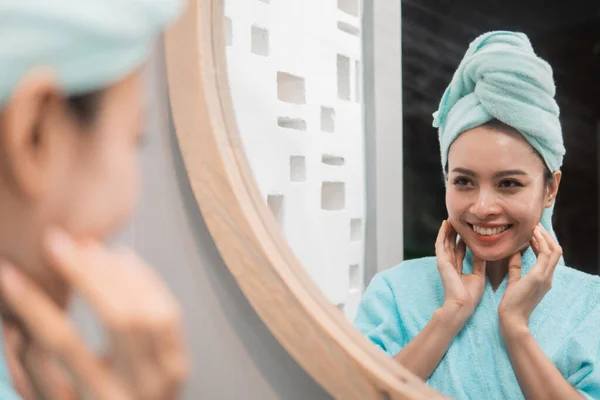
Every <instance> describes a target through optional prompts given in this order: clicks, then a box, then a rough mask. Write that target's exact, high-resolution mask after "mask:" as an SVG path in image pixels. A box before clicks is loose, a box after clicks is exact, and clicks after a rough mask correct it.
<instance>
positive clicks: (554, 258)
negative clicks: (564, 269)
mask: <svg viewBox="0 0 600 400" xmlns="http://www.w3.org/2000/svg"><path fill="white" fill-rule="evenodd" d="M540 233H541V234H542V236H543V237H544V239H546V243H548V247H549V248H550V257H549V258H550V259H549V267H550V268H551V270H552V271H554V269H555V268H556V265H557V264H558V261H559V260H560V257H561V256H562V254H563V253H562V247H560V245H559V244H558V242H557V241H556V240H555V239H554V238H553V237H552V235H551V234H550V232H548V231H547V230H546V229H545V228H544V227H543V226H542V225H541V224H540Z"/></svg>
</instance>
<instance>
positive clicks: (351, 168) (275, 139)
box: [225, 0, 366, 319]
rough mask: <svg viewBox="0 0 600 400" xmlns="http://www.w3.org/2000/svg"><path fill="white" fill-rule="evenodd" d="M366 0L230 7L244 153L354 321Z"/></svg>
mask: <svg viewBox="0 0 600 400" xmlns="http://www.w3.org/2000/svg"><path fill="white" fill-rule="evenodd" d="M361 12H362V6H361V3H360V0H302V1H298V0H271V1H269V0H266V1H264V0H262V1H261V0H226V2H225V14H226V17H227V18H226V31H227V32H226V34H227V35H228V47H227V57H228V73H229V80H230V87H231V92H232V97H233V103H234V109H235V111H236V119H237V123H238V126H239V128H240V133H241V136H242V142H243V145H244V149H245V151H246V154H247V156H248V159H249V162H250V165H251V167H252V170H253V172H254V175H255V178H256V180H257V182H258V185H259V188H260V190H261V192H262V194H263V196H264V198H265V201H266V202H267V203H268V204H269V206H270V207H271V209H272V210H273V212H274V214H275V216H276V218H277V219H278V220H279V222H280V226H281V229H282V230H283V233H284V234H285V236H286V238H287V239H288V243H289V244H290V246H291V248H292V250H293V251H294V252H295V254H296V255H297V256H298V258H299V259H300V261H301V262H302V264H303V265H304V266H305V268H306V269H307V270H308V271H309V273H310V275H311V276H312V277H313V278H314V280H315V281H316V283H317V284H318V286H319V287H320V288H321V289H322V290H323V292H324V293H325V295H326V296H327V297H328V298H329V299H330V300H331V301H332V302H333V303H334V304H337V305H339V306H340V308H343V309H344V311H345V313H346V316H347V317H348V318H350V319H352V318H353V317H354V314H355V311H356V307H357V305H358V301H359V300H360V296H361V294H362V291H363V282H364V226H365V207H366V206H365V172H364V171H365V161H364V160H365V149H364V129H363V116H362V94H361V93H362V88H361V86H362V72H361V71H362V67H361V64H362V49H361V18H360V15H361Z"/></svg>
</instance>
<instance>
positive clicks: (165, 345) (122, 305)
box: [0, 231, 188, 400]
mask: <svg viewBox="0 0 600 400" xmlns="http://www.w3.org/2000/svg"><path fill="white" fill-rule="evenodd" d="M45 253H46V255H47V261H48V264H49V265H50V266H51V267H52V268H54V269H55V270H56V272H57V273H58V274H60V276H62V277H63V278H64V279H65V280H66V281H67V282H68V283H69V284H70V285H71V287H72V288H73V289H74V290H77V291H79V292H80V293H81V294H82V295H83V296H84V298H85V299H86V300H87V301H88V302H89V303H90V305H91V306H92V308H93V309H94V310H95V312H96V313H97V314H98V316H99V318H100V320H101V321H102V322H103V324H104V327H105V328H106V330H107V332H108V334H109V338H110V342H109V344H110V347H109V354H108V355H106V356H104V357H101V356H98V355H96V354H94V353H93V352H92V351H91V350H90V349H89V348H88V347H87V346H86V344H85V343H84V342H83V340H82V339H81V337H80V336H79V334H78V332H77V331H76V329H75V328H74V326H73V325H72V323H71V322H70V321H69V319H68V315H67V314H66V312H65V311H63V310H62V309H60V308H59V307H58V306H57V305H56V304H55V303H54V302H53V301H51V300H50V299H49V298H48V297H47V296H46V294H45V293H44V292H43V291H42V290H41V289H40V288H39V287H38V286H37V285H36V284H35V283H34V282H33V281H31V280H30V279H29V278H28V277H27V276H26V275H25V274H24V273H23V272H21V270H20V269H19V268H17V267H15V266H13V265H10V264H8V263H4V264H2V266H1V269H0V288H1V290H2V297H3V299H4V301H5V302H6V303H7V304H8V306H9V307H10V309H11V311H12V313H14V316H15V323H11V322H10V321H8V322H7V323H6V324H5V326H4V331H5V336H6V347H7V362H8V364H9V369H10V370H11V374H12V376H13V379H14V381H15V386H16V388H17V390H18V391H19V393H20V394H21V395H22V396H23V397H24V398H25V399H26V400H29V399H37V398H39V397H40V396H41V397H42V398H44V399H61V400H62V399H82V398H86V396H87V395H89V396H92V397H93V398H94V399H100V400H121V399H123V400H125V399H128V400H129V399H144V400H145V399H157V400H158V399H165V400H166V399H174V398H176V396H177V393H178V391H179V389H180V385H181V383H182V382H183V381H184V379H185V378H186V376H187V369H188V359H187V354H186V351H185V347H184V344H183V340H182V336H183V335H182V326H181V325H182V324H181V312H180V309H179V306H178V304H177V301H176V300H175V298H174V297H173V296H172V294H171V293H170V292H169V290H168V289H167V288H166V286H165V285H164V284H163V283H162V282H161V280H160V278H159V277H158V276H157V275H155V273H154V272H153V271H152V269H151V268H149V267H148V266H146V265H145V264H144V263H143V261H141V260H140V259H139V258H138V257H137V256H135V255H134V254H133V253H132V252H130V251H128V250H121V251H113V250H109V249H107V248H106V247H104V246H103V245H102V244H100V243H86V244H85V245H80V244H76V243H75V242H74V241H73V240H71V239H70V237H69V236H68V235H66V234H65V233H64V232H61V231H55V232H53V233H52V234H49V235H48V240H46V241H45Z"/></svg>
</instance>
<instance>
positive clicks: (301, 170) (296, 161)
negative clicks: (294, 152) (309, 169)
mask: <svg viewBox="0 0 600 400" xmlns="http://www.w3.org/2000/svg"><path fill="white" fill-rule="evenodd" d="M290 180H291V181H292V182H305V181H306V157H304V156H291V157H290Z"/></svg>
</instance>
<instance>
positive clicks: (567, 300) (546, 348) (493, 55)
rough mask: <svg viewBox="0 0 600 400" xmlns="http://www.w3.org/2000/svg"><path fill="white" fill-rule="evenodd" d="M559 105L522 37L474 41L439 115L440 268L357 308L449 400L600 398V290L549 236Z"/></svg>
mask: <svg viewBox="0 0 600 400" xmlns="http://www.w3.org/2000/svg"><path fill="white" fill-rule="evenodd" d="M554 94H555V88H554V82H553V77H552V70H551V68H550V66H549V65H548V64H547V63H546V62H545V61H543V60H542V59H540V58H539V57H537V56H536V55H535V53H534V51H533V49H532V47H531V45H530V43H529V40H528V39H527V37H526V36H525V35H524V34H521V33H513V32H490V33H487V34H484V35H482V36H480V37H479V38H477V39H476V40H475V41H474V42H473V43H471V45H470V47H469V49H468V51H467V53H466V55H465V57H464V59H463V60H462V62H461V64H460V66H459V67H458V70H457V71H456V73H455V74H454V77H453V79H452V82H451V83H450V85H449V87H448V89H447V90H446V92H445V93H444V96H443V98H442V100H441V103H440V108H439V110H438V112H436V113H435V114H434V126H435V127H438V128H439V138H440V149H441V156H442V168H443V170H444V175H445V178H446V185H447V188H446V206H447V210H448V220H446V221H444V222H443V224H442V226H441V228H440V231H439V235H438V239H437V242H436V245H435V248H436V257H431V258H424V259H419V260H412V261H406V262H403V263H402V264H400V265H399V266H397V267H395V268H392V269H390V270H387V271H385V272H382V273H380V274H378V275H377V276H376V277H375V278H374V279H373V280H372V282H371V283H370V285H369V287H368V288H367V290H366V292H365V295H364V297H363V299H362V301H361V305H360V307H359V311H358V314H357V317H356V320H355V325H356V327H357V328H358V329H359V330H360V331H361V332H363V333H364V334H365V335H366V336H367V337H369V338H370V339H371V340H372V341H373V342H374V343H375V344H377V345H378V346H379V347H381V348H382V349H383V350H384V351H385V352H387V353H388V354H389V355H390V356H391V357H393V358H394V359H395V360H397V361H398V362H399V363H400V364H402V365H403V366H404V367H406V368H407V369H409V370H410V371H412V372H413V373H414V374H416V375H418V376H420V377H421V378H422V379H424V380H427V382H428V383H429V384H430V385H431V386H433V387H434V388H436V389H438V390H439V391H441V392H442V393H444V394H447V395H449V396H451V397H453V398H457V399H519V398H527V399H544V400H548V399H577V398H589V399H592V398H595V399H597V398H600V364H599V354H598V353H599V350H600V336H599V335H598V332H599V330H598V328H599V326H600V308H599V307H598V305H599V304H600V279H599V278H598V277H595V276H591V275H587V274H584V273H582V272H579V271H576V270H574V269H571V268H569V267H567V266H565V265H564V263H563V260H562V250H561V248H560V246H559V244H558V242H557V240H556V237H555V235H554V232H553V229H552V222H551V217H552V210H553V204H554V200H555V198H556V195H557V193H558V188H559V184H560V180H561V172H560V167H561V165H562V159H563V156H564V154H565V149H564V146H563V139H562V132H561V126H560V121H559V119H558V116H559V110H558V106H557V104H556V102H555V100H554ZM457 238H459V240H457Z"/></svg>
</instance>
